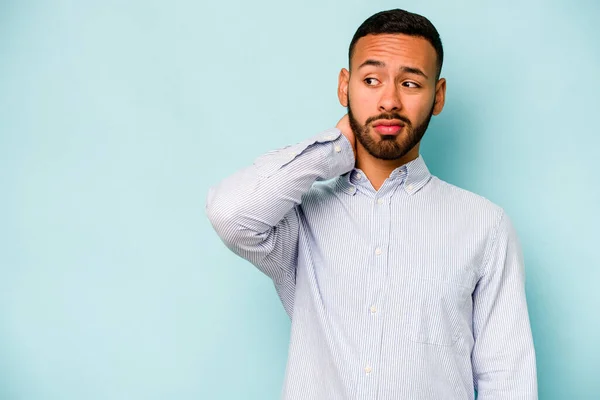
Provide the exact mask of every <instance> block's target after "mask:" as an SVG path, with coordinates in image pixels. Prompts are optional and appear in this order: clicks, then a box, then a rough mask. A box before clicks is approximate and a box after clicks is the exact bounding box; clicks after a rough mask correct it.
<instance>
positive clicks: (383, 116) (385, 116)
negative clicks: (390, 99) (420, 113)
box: [365, 113, 411, 126]
mask: <svg viewBox="0 0 600 400" xmlns="http://www.w3.org/2000/svg"><path fill="white" fill-rule="evenodd" d="M379 119H397V120H400V121H402V122H404V123H405V124H406V125H409V126H410V125H411V123H410V120H409V119H408V118H406V117H404V116H402V115H400V114H396V113H391V114H380V115H377V116H375V117H369V118H367V121H366V122H365V126H367V125H369V124H370V123H371V122H373V121H377V120H379Z"/></svg>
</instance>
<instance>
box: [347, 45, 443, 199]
mask: <svg viewBox="0 0 600 400" xmlns="http://www.w3.org/2000/svg"><path fill="white" fill-rule="evenodd" d="M368 60H370V61H368ZM365 62H366V63H365ZM436 63H437V54H436V52H435V49H434V48H433V46H432V45H431V44H430V43H429V42H428V41H427V40H426V39H423V38H421V37H414V36H408V35H404V34H382V35H367V36H364V37H362V38H360V39H359V40H358V41H357V42H356V46H355V48H354V53H353V55H352V59H351V60H350V71H348V70H347V69H345V68H342V70H341V71H340V74H339V79H338V98H339V101H340V104H341V105H342V106H344V107H348V112H349V114H346V115H344V117H342V119H340V121H339V122H338V124H337V128H339V129H340V130H341V131H342V133H343V134H344V136H346V138H347V139H348V140H349V141H350V143H351V144H352V147H353V149H354V156H355V160H356V168H359V169H361V170H362V171H363V172H364V174H365V175H366V177H367V178H368V179H369V181H370V182H371V184H372V185H373V188H374V189H375V190H379V188H380V187H381V186H382V185H383V183H384V181H385V180H386V179H387V178H388V177H389V175H390V173H391V172H392V171H393V170H394V169H396V168H397V167H399V166H402V165H404V164H406V163H408V162H410V161H412V160H414V159H415V158H417V157H418V156H419V145H420V140H421V138H422V136H423V134H424V133H425V130H426V129H427V124H428V123H429V119H430V118H431V116H432V115H438V114H439V113H440V112H442V109H443V107H444V102H445V96H446V80H445V79H444V78H440V79H437V72H438V71H437V64H436ZM382 120H385V121H387V123H394V124H398V125H403V127H402V129H401V130H400V132H399V134H398V135H396V136H390V135H382V134H380V133H379V132H377V131H376V130H375V128H374V127H375V126H376V125H378V124H379V123H380V121H382Z"/></svg>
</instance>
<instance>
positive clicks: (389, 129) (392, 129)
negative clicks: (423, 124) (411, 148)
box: [373, 120, 404, 135]
mask: <svg viewBox="0 0 600 400" xmlns="http://www.w3.org/2000/svg"><path fill="white" fill-rule="evenodd" d="M403 127H404V124H403V123H402V122H400V121H398V120H382V121H375V122H374V123H373V128H374V129H375V130H376V131H377V132H379V133H380V134H382V135H397V134H398V133H399V132H400V130H402V128H403Z"/></svg>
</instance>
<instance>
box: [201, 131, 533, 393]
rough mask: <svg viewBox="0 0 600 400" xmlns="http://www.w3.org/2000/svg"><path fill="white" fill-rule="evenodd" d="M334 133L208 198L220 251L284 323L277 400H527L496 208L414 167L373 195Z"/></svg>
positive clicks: (502, 216)
mask: <svg viewBox="0 0 600 400" xmlns="http://www.w3.org/2000/svg"><path fill="white" fill-rule="evenodd" d="M354 165H355V156H354V151H353V149H352V146H351V144H350V142H349V141H348V139H347V138H346V137H345V136H344V135H342V134H341V131H340V130H338V129H337V128H332V129H328V130H326V131H324V132H322V133H320V134H318V135H316V136H314V137H312V138H310V139H308V140H305V141H303V142H301V143H298V144H296V145H292V146H286V147H284V148H281V149H278V150H274V151H270V152H268V153H266V154H264V155H262V156H260V157H258V158H257V159H256V160H255V162H254V163H253V164H252V165H250V166H248V167H247V168H245V169H242V170H240V171H238V172H236V173H235V174H233V175H232V176H229V177H228V178H226V179H224V180H223V181H221V182H220V183H219V184H217V185H215V186H213V187H212V188H210V189H209V192H208V196H207V202H206V212H207V215H208V217H209V220H210V221H211V223H212V225H213V227H214V228H215V230H216V232H217V233H218V235H219V236H220V238H221V239H222V240H223V242H224V243H225V244H226V245H227V246H228V247H229V248H230V249H231V250H232V251H233V252H235V253H236V254H238V255H239V256H241V257H243V258H244V259H246V260H248V261H250V262H251V263H252V264H254V265H255V266H256V267H257V268H258V269H259V270H260V271H262V272H263V273H264V274H266V275H267V276H268V277H270V278H271V279H272V281H273V283H274V285H275V289H276V291H277V293H278V295H279V298H280V299H281V302H282V303H283V306H284V308H285V311H286V312H287V314H288V315H289V317H290V319H291V333H290V345H289V353H288V361H287V366H286V373H285V379H284V385H283V390H282V399H284V400H300V399H301V400H309V399H310V400H338V399H339V400H342V399H343V400H348V399H356V400H359V399H371V400H372V399H379V400H384V399H385V400H398V399H408V400H421V399H422V400H430V399H431V400H434V399H436V400H438V399H443V400H452V399H457V400H459V399H460V400H467V399H469V400H470V399H473V398H474V390H476V391H477V392H478V393H477V394H478V399H480V400H492V399H494V400H499V399H507V400H508V399H510V400H517V399H527V400H529V399H537V378H536V363H535V351H534V345H533V338H532V334H531V328H530V322H529V316H528V309H527V302H526V295H525V288H524V284H525V271H524V264H523V256H522V252H521V247H520V244H519V241H518V238H517V235H516V232H515V229H514V227H513V225H512V223H511V220H510V219H509V217H508V216H507V215H506V213H505V212H504V210H503V209H502V208H501V207H499V206H498V205H495V204H494V203H492V202H491V201H489V200H487V199H486V198H484V197H482V196H479V195H477V194H474V193H472V192H469V191H467V190H464V189H461V188H458V187H456V186H453V185H451V184H449V183H447V182H445V181H443V180H441V179H439V178H437V177H436V176H433V175H431V173H430V172H429V170H428V168H427V166H426V164H425V162H424V159H423V156H422V155H419V156H418V158H416V159H414V160H413V161H410V162H408V163H407V164H405V165H402V166H400V167H398V168H396V169H395V170H394V171H393V172H392V173H391V174H390V176H389V177H388V178H387V179H386V180H385V181H384V183H383V185H382V186H381V187H380V188H379V190H375V189H374V188H373V186H372V185H371V183H370V182H369V180H368V179H367V178H366V176H365V175H364V174H363V173H362V171H361V170H360V169H357V168H355V167H354Z"/></svg>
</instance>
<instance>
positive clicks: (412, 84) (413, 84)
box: [402, 82, 419, 89]
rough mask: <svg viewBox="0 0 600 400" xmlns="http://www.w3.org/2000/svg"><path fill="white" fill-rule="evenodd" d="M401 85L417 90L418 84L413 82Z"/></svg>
mask: <svg viewBox="0 0 600 400" xmlns="http://www.w3.org/2000/svg"><path fill="white" fill-rule="evenodd" d="M402 85H403V86H405V87H408V88H411V89H414V88H418V87H419V84H417V83H415V82H402Z"/></svg>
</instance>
